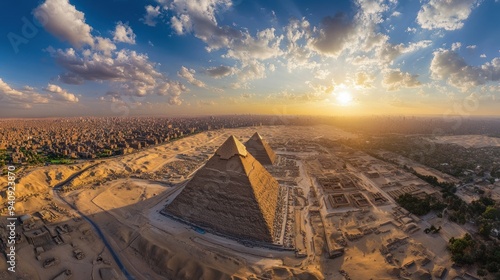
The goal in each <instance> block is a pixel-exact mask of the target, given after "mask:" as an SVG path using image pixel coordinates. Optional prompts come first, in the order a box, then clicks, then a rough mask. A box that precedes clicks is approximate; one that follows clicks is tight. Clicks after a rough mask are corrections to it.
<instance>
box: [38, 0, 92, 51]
mask: <svg viewBox="0 0 500 280" xmlns="http://www.w3.org/2000/svg"><path fill="white" fill-rule="evenodd" d="M33 14H34V15H35V17H36V18H37V19H38V20H39V21H40V22H43V23H44V28H45V30H47V31H48V32H49V33H51V34H53V35H54V36H56V37H57V38H59V39H61V40H63V41H68V42H69V43H70V44H71V45H72V46H73V47H75V48H81V47H83V46H85V45H89V46H92V45H93V44H94V39H93V37H92V35H91V34H90V32H91V31H92V28H91V27H90V26H89V25H88V24H87V23H85V14H84V13H82V12H80V11H78V10H77V9H76V8H75V6H73V5H71V4H70V3H69V0H46V1H45V2H44V3H43V4H41V5H40V6H38V7H37V8H36V9H35V10H34V11H33Z"/></svg>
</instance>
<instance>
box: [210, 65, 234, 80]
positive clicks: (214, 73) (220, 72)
mask: <svg viewBox="0 0 500 280" xmlns="http://www.w3.org/2000/svg"><path fill="white" fill-rule="evenodd" d="M205 72H206V73H207V75H209V76H210V77H213V78H216V79H220V78H222V77H226V76H229V75H232V74H233V72H234V69H233V68H232V67H229V66H225V65H221V66H217V67H211V68H208V69H207V70H205Z"/></svg>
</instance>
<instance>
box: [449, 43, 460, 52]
mask: <svg viewBox="0 0 500 280" xmlns="http://www.w3.org/2000/svg"><path fill="white" fill-rule="evenodd" d="M460 47H462V43H460V42H455V43H453V44H451V50H452V51H456V50H459V49H460Z"/></svg>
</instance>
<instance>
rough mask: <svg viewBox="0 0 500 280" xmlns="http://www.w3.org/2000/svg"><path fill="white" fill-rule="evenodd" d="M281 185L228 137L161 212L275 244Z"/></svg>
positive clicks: (221, 230) (246, 237)
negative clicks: (275, 225)
mask: <svg viewBox="0 0 500 280" xmlns="http://www.w3.org/2000/svg"><path fill="white" fill-rule="evenodd" d="M278 194H279V184H278V182H277V181H276V180H275V179H274V178H273V176H272V175H271V174H269V172H267V170H266V169H265V168H264V167H263V166H262V165H261V164H260V163H259V162H258V161H257V160H256V159H255V158H254V157H253V156H252V155H251V154H250V153H248V152H247V150H246V148H245V146H244V145H243V144H242V143H241V142H240V141H238V139H236V138H235V137H234V136H230V137H229V138H228V139H227V140H226V142H224V144H222V146H220V147H219V149H217V151H216V152H215V154H214V155H213V156H212V157H211V158H210V159H209V160H208V161H207V163H206V164H205V166H203V167H202V168H201V169H200V170H199V171H198V172H196V174H195V175H194V176H193V178H192V179H191V181H189V182H188V183H187V185H186V187H185V188H184V189H183V190H182V192H181V193H180V194H179V195H178V196H177V197H176V198H175V199H174V200H173V201H172V203H170V204H169V205H167V206H166V207H165V211H166V212H168V213H171V214H173V215H174V216H177V217H179V218H182V219H184V220H186V221H188V222H191V223H193V224H196V225H199V226H201V227H205V228H210V229H213V230H215V231H218V232H220V233H224V234H228V235H231V236H235V237H239V238H245V239H251V240H258V241H264V242H273V237H274V234H275V230H274V224H275V215H276V208H277V206H278V205H277V204H278Z"/></svg>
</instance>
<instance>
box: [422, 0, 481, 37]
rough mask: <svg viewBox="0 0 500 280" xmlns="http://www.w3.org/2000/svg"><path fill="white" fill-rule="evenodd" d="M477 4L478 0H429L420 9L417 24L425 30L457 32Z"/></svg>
mask: <svg viewBox="0 0 500 280" xmlns="http://www.w3.org/2000/svg"><path fill="white" fill-rule="evenodd" d="M479 3H480V1H479V0H430V1H429V2H428V3H426V4H424V5H422V7H421V8H420V11H419V12H418V15H417V23H418V24H420V26H421V27H422V28H425V29H445V30H457V29H460V28H462V27H463V25H464V21H465V20H466V19H467V18H468V17H469V15H470V13H471V12H472V10H473V9H474V8H475V7H476V6H478V5H479Z"/></svg>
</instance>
